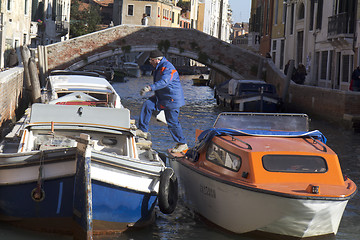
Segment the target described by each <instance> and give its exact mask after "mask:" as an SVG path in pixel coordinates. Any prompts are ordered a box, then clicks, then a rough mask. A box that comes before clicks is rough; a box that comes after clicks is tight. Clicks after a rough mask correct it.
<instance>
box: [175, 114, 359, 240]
mask: <svg viewBox="0 0 360 240" xmlns="http://www.w3.org/2000/svg"><path fill="white" fill-rule="evenodd" d="M196 136H197V138H198V142H197V145H196V146H195V147H194V148H192V149H190V150H189V151H188V152H187V153H186V155H184V154H179V153H176V154H174V153H170V152H169V156H170V166H172V167H173V169H174V170H175V173H176V175H177V177H178V178H179V183H180V187H181V189H182V191H183V192H184V196H183V198H184V201H185V203H186V204H187V205H188V206H189V207H190V208H191V209H193V210H194V211H195V212H197V213H199V214H200V215H201V216H203V217H204V218H206V219H207V220H209V221H210V222H212V223H214V224H216V225H218V226H220V227H221V228H224V229H226V230H229V231H231V232H234V233H247V232H252V231H260V232H265V233H267V234H270V233H271V234H276V235H285V236H291V237H297V238H305V237H314V236H321V235H328V234H333V235H334V234H336V233H337V230H338V227H339V224H340V221H341V217H342V215H343V212H344V210H345V207H346V205H347V203H348V201H349V200H350V199H351V198H352V197H353V196H354V195H355V194H356V192H357V187H356V185H355V183H354V182H353V181H351V180H350V179H349V178H347V177H346V176H343V174H342V172H341V168H340V164H339V160H338V157H337V155H336V154H335V153H334V152H333V151H332V150H331V149H330V148H329V147H328V146H326V145H325V142H326V138H325V137H324V136H323V135H322V134H321V133H320V132H319V131H310V132H309V131H308V122H307V116H306V115H303V114H256V113H223V114H220V115H219V117H218V119H217V121H216V123H215V125H214V128H211V129H208V130H205V131H200V130H197V132H196Z"/></svg>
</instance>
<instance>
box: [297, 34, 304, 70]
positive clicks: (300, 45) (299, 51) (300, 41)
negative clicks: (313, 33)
mask: <svg viewBox="0 0 360 240" xmlns="http://www.w3.org/2000/svg"><path fill="white" fill-rule="evenodd" d="M303 50H304V32H303V31H300V32H298V34H297V63H298V64H299V63H303Z"/></svg>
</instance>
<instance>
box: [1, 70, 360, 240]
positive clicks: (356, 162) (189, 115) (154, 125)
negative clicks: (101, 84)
mask: <svg viewBox="0 0 360 240" xmlns="http://www.w3.org/2000/svg"><path fill="white" fill-rule="evenodd" d="M191 77H192V76H182V77H181V80H182V81H181V82H182V86H183V89H184V94H185V101H186V105H185V106H183V107H182V108H181V111H180V122H181V124H182V127H183V130H184V134H185V136H186V138H187V141H188V145H189V146H194V143H195V129H196V128H198V129H202V130H204V129H207V128H209V127H211V126H212V124H213V123H214V121H215V119H216V117H217V115H218V114H219V113H220V112H222V111H223V110H224V109H222V108H221V107H218V106H217V105H216V102H215V100H214V98H213V94H214V93H213V90H212V89H211V88H209V87H207V86H192V81H191ZM151 82H152V78H151V77H143V78H138V79H137V78H131V79H128V81H127V82H124V83H120V82H114V83H113V86H114V88H115V89H116V91H117V92H118V93H119V94H120V96H121V98H122V104H123V105H124V106H125V107H126V108H129V109H130V110H131V117H132V118H133V119H135V120H136V121H137V120H138V115H139V113H140V108H141V104H142V103H143V102H144V101H145V100H146V98H147V97H149V96H150V94H149V93H148V94H149V95H145V96H140V95H139V91H140V89H141V88H142V87H143V86H145V85H147V84H149V83H151ZM310 129H311V130H314V129H318V130H320V131H321V132H322V133H324V134H325V136H326V137H327V139H328V142H327V144H328V145H329V146H330V147H331V148H332V149H333V150H334V151H335V152H336V153H337V154H338V155H339V159H340V164H341V167H342V170H343V173H344V174H345V175H347V176H348V177H349V178H351V179H352V180H353V181H355V183H356V184H357V186H360V133H359V134H355V133H353V132H352V131H351V130H346V129H343V128H342V127H340V126H337V125H336V124H333V123H329V122H326V121H323V120H318V119H312V120H311V123H310ZM149 130H150V132H151V134H152V141H153V147H154V148H155V149H156V150H158V151H166V149H168V148H172V147H173V146H174V142H173V140H172V138H171V136H170V134H169V132H168V130H167V127H166V126H165V125H164V124H162V123H160V122H158V121H156V120H154V119H152V120H151V123H150V129H149ZM269 207H271V206H269ZM239 217H242V218H246V216H239ZM359 223H360V197H359V194H357V195H356V196H355V197H354V198H353V199H351V200H350V201H349V203H348V205H347V207H346V210H345V212H344V215H343V218H342V221H341V224H340V228H339V231H338V234H337V235H336V236H330V237H322V238H317V239H321V240H356V239H360V224H359ZM0 239H6V240H8V239H9V240H30V239H31V240H32V239H41V240H43V239H44V240H45V239H51V240H58V239H59V240H65V239H72V238H71V237H69V236H59V235H53V234H45V233H37V232H31V231H26V230H22V229H18V228H14V227H11V226H9V225H7V224H5V223H0ZM112 239H114V238H112ZM116 239H121V240H122V239H123V240H143V239H144V240H145V239H162V240H171V239H199V240H202V239H204V240H232V239H236V240H263V239H268V238H267V237H266V236H261V237H259V236H254V235H251V234H246V235H236V234H232V233H229V232H224V231H222V230H220V229H218V228H216V227H215V226H213V225H210V224H209V223H206V222H205V221H204V220H203V219H201V218H200V217H199V216H197V215H196V214H194V213H193V212H192V211H190V210H189V209H188V208H186V207H185V206H184V204H183V202H182V201H181V199H180V200H179V203H178V206H177V208H176V210H175V212H174V213H173V214H171V215H165V214H162V213H161V212H160V211H159V210H158V209H157V218H156V221H155V223H154V224H153V225H151V226H149V227H146V228H144V229H141V230H134V231H130V232H126V233H124V234H123V235H122V236H121V237H118V238H116Z"/></svg>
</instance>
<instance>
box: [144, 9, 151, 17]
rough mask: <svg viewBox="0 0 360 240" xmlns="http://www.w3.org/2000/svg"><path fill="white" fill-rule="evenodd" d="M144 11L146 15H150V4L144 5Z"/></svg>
mask: <svg viewBox="0 0 360 240" xmlns="http://www.w3.org/2000/svg"><path fill="white" fill-rule="evenodd" d="M145 13H146V15H147V16H149V17H150V16H151V6H145Z"/></svg>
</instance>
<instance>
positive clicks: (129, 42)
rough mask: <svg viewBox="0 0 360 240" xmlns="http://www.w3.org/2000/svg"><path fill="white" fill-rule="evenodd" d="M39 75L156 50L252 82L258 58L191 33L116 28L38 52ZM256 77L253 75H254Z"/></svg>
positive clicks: (228, 45)
mask: <svg viewBox="0 0 360 240" xmlns="http://www.w3.org/2000/svg"><path fill="white" fill-rule="evenodd" d="M40 49H41V50H40V51H39V59H40V64H41V65H43V66H41V67H40V68H41V69H42V71H43V73H44V74H46V72H48V71H51V70H54V69H70V70H76V69H79V68H81V67H83V66H85V65H87V64H90V63H92V62H95V61H98V60H100V59H103V58H107V57H110V56H112V55H116V54H122V53H124V52H141V51H151V50H154V49H160V50H162V51H163V52H166V53H168V54H169V53H170V54H174V55H178V56H184V57H188V58H191V59H194V60H196V61H198V62H200V63H203V64H205V65H207V66H209V67H211V68H213V69H215V70H217V71H219V72H221V73H223V74H224V75H226V76H228V77H230V78H235V79H244V78H254V71H253V70H254V68H255V69H256V70H257V66H258V65H259V63H260V61H261V60H262V59H263V58H262V57H261V56H259V55H257V54H255V53H253V52H251V51H248V50H245V49H242V48H239V47H237V46H235V45H232V44H229V43H226V42H224V41H221V40H219V39H217V38H214V37H212V36H210V35H208V34H205V33H203V32H200V31H198V30H195V29H183V28H167V27H144V26H138V25H119V26H115V27H112V28H108V29H105V30H102V31H98V32H94V33H91V34H87V35H84V36H80V37H77V38H73V39H69V40H67V41H64V42H59V43H54V44H51V45H46V46H43V47H42V48H40ZM255 74H256V73H255Z"/></svg>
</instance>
